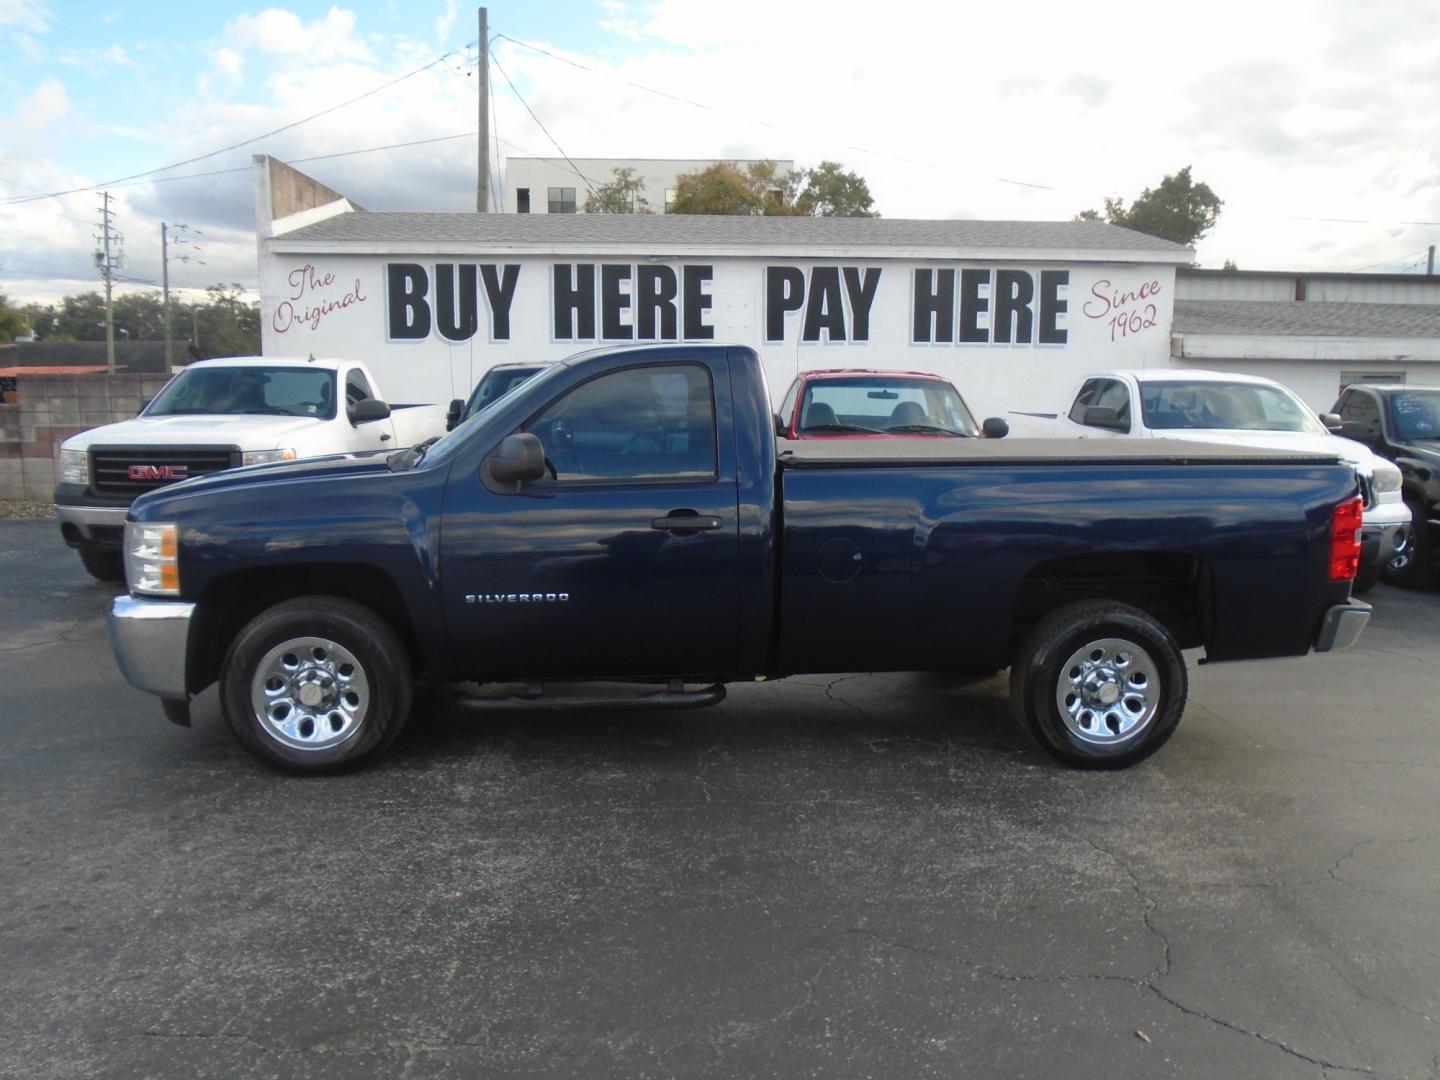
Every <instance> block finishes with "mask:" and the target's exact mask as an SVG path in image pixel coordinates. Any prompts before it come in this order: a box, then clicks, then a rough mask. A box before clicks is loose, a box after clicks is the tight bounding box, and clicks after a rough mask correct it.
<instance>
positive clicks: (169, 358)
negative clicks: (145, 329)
mask: <svg viewBox="0 0 1440 1080" xmlns="http://www.w3.org/2000/svg"><path fill="white" fill-rule="evenodd" d="M169 229H170V227H169V226H168V225H166V224H165V222H163V221H162V222H161V223H160V286H161V289H162V291H163V292H164V295H165V370H166V371H169V370H170V365H171V364H173V363H174V362H175V361H174V357H173V355H172V354H171V351H170V340H171V338H170V235H169Z"/></svg>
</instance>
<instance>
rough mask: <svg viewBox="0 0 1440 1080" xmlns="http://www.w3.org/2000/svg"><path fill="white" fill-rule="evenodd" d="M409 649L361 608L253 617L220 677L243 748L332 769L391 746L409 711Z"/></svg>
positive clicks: (338, 606)
mask: <svg viewBox="0 0 1440 1080" xmlns="http://www.w3.org/2000/svg"><path fill="white" fill-rule="evenodd" d="M411 693H412V681H411V674H410V665H409V660H408V653H407V651H406V649H405V645H404V643H403V642H402V641H401V640H400V638H399V636H398V635H397V634H396V633H395V631H394V629H392V628H391V626H390V625H389V624H388V623H387V622H385V620H384V619H382V618H380V616H379V615H377V614H376V613H375V612H374V611H372V610H370V609H369V608H367V607H365V606H364V605H362V604H357V603H355V602H354V601H351V600H344V599H341V598H339V597H333V596H305V597H298V598H296V599H294V600H286V601H284V602H283V603H279V604H276V605H275V606H274V607H272V608H269V609H268V610H266V611H263V612H261V613H260V614H259V615H257V616H256V617H255V618H254V619H252V620H251V621H250V622H249V623H248V624H247V625H246V626H245V628H244V629H243V630H241V631H240V633H239V634H238V635H237V636H236V638H235V640H234V642H232V643H231V645H230V649H229V651H228V652H227V653H226V655H225V662H224V664H223V666H222V668H221V672H220V705H221V710H222V711H223V713H224V715H225V721H226V723H227V724H228V725H229V726H230V730H231V731H232V732H233V733H234V735H235V737H236V738H237V739H238V740H239V741H240V744H241V745H242V746H244V747H245V748H246V749H247V750H249V751H250V752H251V753H253V754H254V755H255V756H256V757H258V758H260V759H261V760H262V761H265V762H266V763H267V764H270V765H274V766H276V767H278V768H281V769H286V770H288V771H291V772H301V773H318V772H332V771H335V770H337V769H340V768H344V767H346V766H350V765H354V764H356V763H357V762H359V761H361V760H362V759H364V758H366V757H369V756H370V755H371V754H374V753H376V752H378V751H380V750H383V749H384V748H385V747H387V746H389V745H390V744H391V743H392V742H394V740H395V738H396V736H398V735H399V734H400V731H401V729H402V728H403V727H404V726H405V721H406V720H407V719H408V717H409V713H410V701H411Z"/></svg>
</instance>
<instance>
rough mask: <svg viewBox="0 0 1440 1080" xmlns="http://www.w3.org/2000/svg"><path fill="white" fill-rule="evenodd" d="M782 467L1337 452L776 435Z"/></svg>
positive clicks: (1295, 461)
mask: <svg viewBox="0 0 1440 1080" xmlns="http://www.w3.org/2000/svg"><path fill="white" fill-rule="evenodd" d="M775 446H776V451H777V454H778V456H779V461H780V467H781V468H785V469H836V468H852V467H855V466H871V465H873V466H879V467H885V466H892V467H896V468H899V467H906V466H916V465H967V466H981V465H1216V464H1225V465H1320V464H1337V463H1339V462H1341V461H1342V460H1343V459H1342V458H1341V457H1340V455H1339V454H1333V455H1331V454H1313V453H1296V452H1294V451H1289V450H1257V449H1252V448H1249V447H1243V446H1224V445H1219V444H1214V445H1212V444H1209V443H1197V442H1189V441H1185V440H1181V439H1144V440H1141V439H1135V440H1128V439H1113V440H1112V439H1105V440H1098V439H1097V440H1094V441H1090V440H1086V439H951V438H934V439H924V438H922V439H776V440H775Z"/></svg>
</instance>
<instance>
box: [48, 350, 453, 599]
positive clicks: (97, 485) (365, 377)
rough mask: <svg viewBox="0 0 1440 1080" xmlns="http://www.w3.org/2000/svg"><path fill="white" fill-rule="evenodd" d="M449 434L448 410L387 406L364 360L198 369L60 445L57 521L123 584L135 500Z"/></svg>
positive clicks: (204, 364) (100, 569) (102, 570)
mask: <svg viewBox="0 0 1440 1080" xmlns="http://www.w3.org/2000/svg"><path fill="white" fill-rule="evenodd" d="M444 433H445V410H444V408H443V407H442V406H440V405H395V404H388V403H387V402H386V401H385V400H384V398H382V397H381V395H380V387H379V385H378V384H377V383H376V381H375V376H374V375H372V374H371V373H370V370H369V368H367V367H366V366H365V365H364V364H363V363H361V362H360V361H358V360H320V359H316V358H315V357H313V356H312V357H310V358H308V359H304V358H293V357H284V358H278V357H231V358H227V359H224V360H202V361H199V362H197V363H194V364H191V365H189V366H188V367H186V368H184V369H182V370H181V371H180V372H179V373H177V374H176V375H175V377H174V378H173V379H171V380H170V381H169V382H168V383H166V384H165V386H164V388H163V389H162V390H161V391H160V392H159V393H158V394H156V395H155V397H154V398H153V399H152V400H151V401H150V402H149V403H148V404H147V405H146V406H145V407H144V408H143V409H141V410H140V414H139V415H138V416H137V417H135V419H133V420H125V421H122V422H120V423H118V424H107V425H105V426H104V427H98V428H91V429H90V430H89V431H84V432H81V433H80V434H79V435H75V436H72V437H71V438H69V439H67V440H65V442H64V443H62V444H61V447H60V453H59V455H58V457H57V459H56V462H55V472H56V477H55V478H56V487H55V514H56V517H58V518H59V521H60V534H61V536H62V537H64V539H65V542H66V543H67V544H69V545H70V546H71V547H73V548H75V549H76V550H77V551H79V553H80V561H81V562H83V563H84V564H85V569H86V570H88V571H89V572H90V573H91V575H93V576H94V577H96V578H99V579H100V580H102V581H123V580H124V568H123V566H122V563H121V553H120V542H121V537H122V535H123V533H124V529H125V515H126V513H127V512H128V511H129V509H130V504H131V502H133V501H134V499H135V497H136V496H138V495H141V494H144V493H145V492H147V491H153V490H154V489H155V488H157V487H162V486H164V485H166V484H172V483H176V482H178V481H180V480H186V479H189V478H190V477H192V476H204V475H206V474H208V473H213V472H219V471H220V470H221V469H231V468H236V467H238V466H242V465H260V464H263V463H265V462H270V461H288V460H291V459H293V458H303V457H317V456H320V455H323V454H343V453H359V452H363V451H375V450H398V449H400V448H401V447H406V446H411V445H413V444H415V443H417V442H420V441H422V440H423V439H426V438H429V437H431V436H435V435H443V434H444Z"/></svg>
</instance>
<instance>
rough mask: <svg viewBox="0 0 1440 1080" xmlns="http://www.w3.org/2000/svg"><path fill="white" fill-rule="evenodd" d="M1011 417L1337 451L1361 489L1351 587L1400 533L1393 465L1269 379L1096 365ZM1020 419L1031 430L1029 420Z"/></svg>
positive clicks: (1129, 435) (1104, 433) (1126, 432)
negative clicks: (1065, 394)
mask: <svg viewBox="0 0 1440 1080" xmlns="http://www.w3.org/2000/svg"><path fill="white" fill-rule="evenodd" d="M1016 416H1017V418H1019V419H1020V421H1021V424H1022V425H1025V421H1024V418H1026V417H1030V418H1043V419H1045V420H1048V421H1049V423H1048V424H1045V425H1043V427H1044V428H1045V429H1046V430H1045V434H1048V435H1050V436H1052V437H1053V436H1055V435H1058V434H1062V433H1063V434H1065V435H1070V436H1072V437H1075V438H1081V439H1085V438H1092V439H1135V438H1141V439H1188V440H1191V441H1194V442H1206V443H1228V444H1232V445H1236V446H1253V447H1256V448H1259V449H1267V450H1300V451H1315V452H1317V453H1324V454H1337V455H1339V456H1340V457H1343V458H1345V460H1347V461H1349V462H1350V463H1351V464H1352V465H1354V466H1355V471H1356V473H1357V474H1358V476H1359V478H1360V487H1361V493H1362V494H1363V495H1364V498H1365V516H1364V521H1363V525H1362V531H1361V543H1362V548H1361V562H1360V572H1359V574H1358V575H1356V578H1355V585H1354V591H1355V592H1357V593H1361V592H1364V591H1366V590H1367V589H1369V588H1370V587H1371V586H1373V585H1374V584H1375V582H1376V581H1377V580H1379V577H1380V570H1381V568H1382V567H1383V566H1384V565H1385V563H1386V562H1388V561H1389V559H1390V558H1391V557H1392V556H1393V555H1394V554H1395V552H1396V551H1397V550H1399V549H1400V548H1402V547H1403V546H1404V545H1405V544H1406V542H1407V541H1408V538H1409V530H1410V527H1411V526H1410V520H1411V519H1410V511H1409V508H1408V507H1407V506H1406V505H1405V500H1404V497H1403V496H1402V495H1401V492H1400V470H1399V469H1397V468H1396V467H1395V466H1394V465H1393V464H1391V463H1390V462H1389V461H1386V460H1385V459H1384V458H1382V457H1380V456H1379V455H1378V454H1376V453H1374V452H1372V451H1371V450H1370V448H1369V447H1367V446H1363V445H1361V444H1360V443H1357V442H1354V441H1352V440H1350V439H1344V438H1340V437H1339V435H1338V431H1339V426H1340V424H1339V417H1334V418H1333V420H1334V424H1333V425H1332V426H1333V427H1334V429H1335V430H1334V431H1331V430H1329V429H1328V428H1327V426H1326V425H1325V424H1322V423H1321V422H1320V419H1319V418H1318V417H1317V416H1316V414H1315V413H1314V412H1312V411H1311V410H1310V409H1309V407H1308V406H1306V404H1305V403H1304V402H1303V401H1301V400H1300V398H1299V397H1297V396H1296V395H1295V394H1294V393H1293V392H1292V391H1291V390H1289V389H1288V388H1287V387H1284V386H1282V385H1281V384H1280V383H1277V382H1275V381H1274V380H1272V379H1264V378H1260V377H1259V376H1257V375H1239V374H1236V373H1234V372H1230V371H1200V370H1192V369H1188V368H1158V369H1151V370H1144V371H1102V372H1097V373H1096V374H1094V375H1088V376H1086V377H1085V378H1084V379H1083V380H1081V383H1080V385H1079V387H1077V388H1076V390H1075V393H1074V396H1073V398H1072V400H1071V404H1070V408H1069V411H1068V412H1067V413H1065V414H1064V415H1056V414H1053V413H1051V414H1046V413H1019V414H1016ZM1025 426H1028V427H1029V433H1034V434H1037V435H1038V434H1040V430H1039V429H1038V427H1037V426H1036V425H1035V424H1033V423H1031V424H1028V425H1025ZM1057 427H1058V428H1059V429H1060V430H1058V431H1057V430H1056V429H1057Z"/></svg>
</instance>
